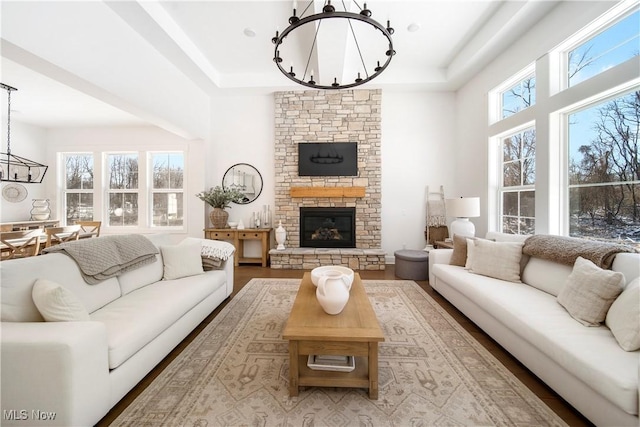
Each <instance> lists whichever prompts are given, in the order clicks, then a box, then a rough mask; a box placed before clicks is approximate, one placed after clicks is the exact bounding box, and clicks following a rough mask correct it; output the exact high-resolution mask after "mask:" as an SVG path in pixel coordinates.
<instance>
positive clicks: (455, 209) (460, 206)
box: [446, 197, 480, 237]
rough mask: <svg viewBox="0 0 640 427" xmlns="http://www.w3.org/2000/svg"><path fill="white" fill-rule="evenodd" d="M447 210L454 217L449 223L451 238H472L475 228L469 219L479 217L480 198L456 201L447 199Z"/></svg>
mask: <svg viewBox="0 0 640 427" xmlns="http://www.w3.org/2000/svg"><path fill="white" fill-rule="evenodd" d="M446 206H447V210H448V211H449V214H450V215H451V216H454V217H456V220H454V221H453V222H452V223H451V227H450V231H451V236H453V235H455V234H457V235H458V236H467V237H473V236H475V234H476V227H475V226H474V225H473V223H472V222H471V221H469V218H474V217H478V216H480V197H459V198H457V199H447V203H446Z"/></svg>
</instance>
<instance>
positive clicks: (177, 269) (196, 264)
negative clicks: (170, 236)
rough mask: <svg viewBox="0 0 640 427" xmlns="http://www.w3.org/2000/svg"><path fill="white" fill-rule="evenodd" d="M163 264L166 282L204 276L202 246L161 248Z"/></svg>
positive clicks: (190, 245)
mask: <svg viewBox="0 0 640 427" xmlns="http://www.w3.org/2000/svg"><path fill="white" fill-rule="evenodd" d="M160 251H161V252H162V263H163V264H164V276H163V279H164V280H172V279H180V278H181V277H187V276H195V275H196V274H203V273H204V270H203V269H202V257H201V256H200V252H201V251H202V244H200V243H188V244H182V245H173V246H160Z"/></svg>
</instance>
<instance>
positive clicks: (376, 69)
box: [374, 61, 382, 73]
mask: <svg viewBox="0 0 640 427" xmlns="http://www.w3.org/2000/svg"><path fill="white" fill-rule="evenodd" d="M380 70H382V67H381V66H380V61H378V66H377V67H376V68H374V71H375V72H376V73H377V72H378V71H380Z"/></svg>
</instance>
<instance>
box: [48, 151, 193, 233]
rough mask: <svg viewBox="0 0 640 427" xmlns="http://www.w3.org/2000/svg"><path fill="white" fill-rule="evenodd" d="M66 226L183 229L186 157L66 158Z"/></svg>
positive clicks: (84, 155) (115, 154) (113, 154)
mask: <svg viewBox="0 0 640 427" xmlns="http://www.w3.org/2000/svg"><path fill="white" fill-rule="evenodd" d="M60 160H61V164H62V165H63V168H62V169H61V176H60V182H62V183H63V188H62V191H61V200H60V201H61V203H62V205H63V209H64V212H65V213H64V215H65V219H66V224H68V225H71V224H75V223H76V222H77V221H81V220H89V221H91V220H93V221H102V226H103V228H104V229H107V228H108V227H145V228H146V227H165V228H167V227H171V228H173V229H183V228H184V226H185V223H184V214H185V206H184V185H185V181H184V180H185V153H184V152H183V151H164V152H158V151H153V152H152V151H136V152H98V151H96V152H93V153H60Z"/></svg>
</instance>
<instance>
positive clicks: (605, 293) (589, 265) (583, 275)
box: [558, 257, 625, 326]
mask: <svg viewBox="0 0 640 427" xmlns="http://www.w3.org/2000/svg"><path fill="white" fill-rule="evenodd" d="M624 284H625V282H624V275H623V274H622V273H620V272H617V271H611V270H603V269H601V268H600V267H598V266H597V265H595V264H594V263H593V262H591V261H589V260H587V259H584V258H582V257H578V258H577V259H576V262H575V264H574V266H573V270H572V271H571V274H570V275H569V277H568V278H567V281H566V283H565V285H564V287H563V288H562V290H561V291H560V294H558V302H559V303H560V305H562V306H563V307H564V308H566V309H567V311H568V312H569V314H570V315H571V316H572V317H573V318H574V319H576V320H577V321H578V322H580V323H582V324H583V325H585V326H598V325H599V324H600V323H602V322H604V320H605V318H606V316H607V311H608V310H609V307H611V304H613V301H614V300H615V299H616V298H617V297H618V295H620V294H621V293H622V289H623V288H624Z"/></svg>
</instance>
